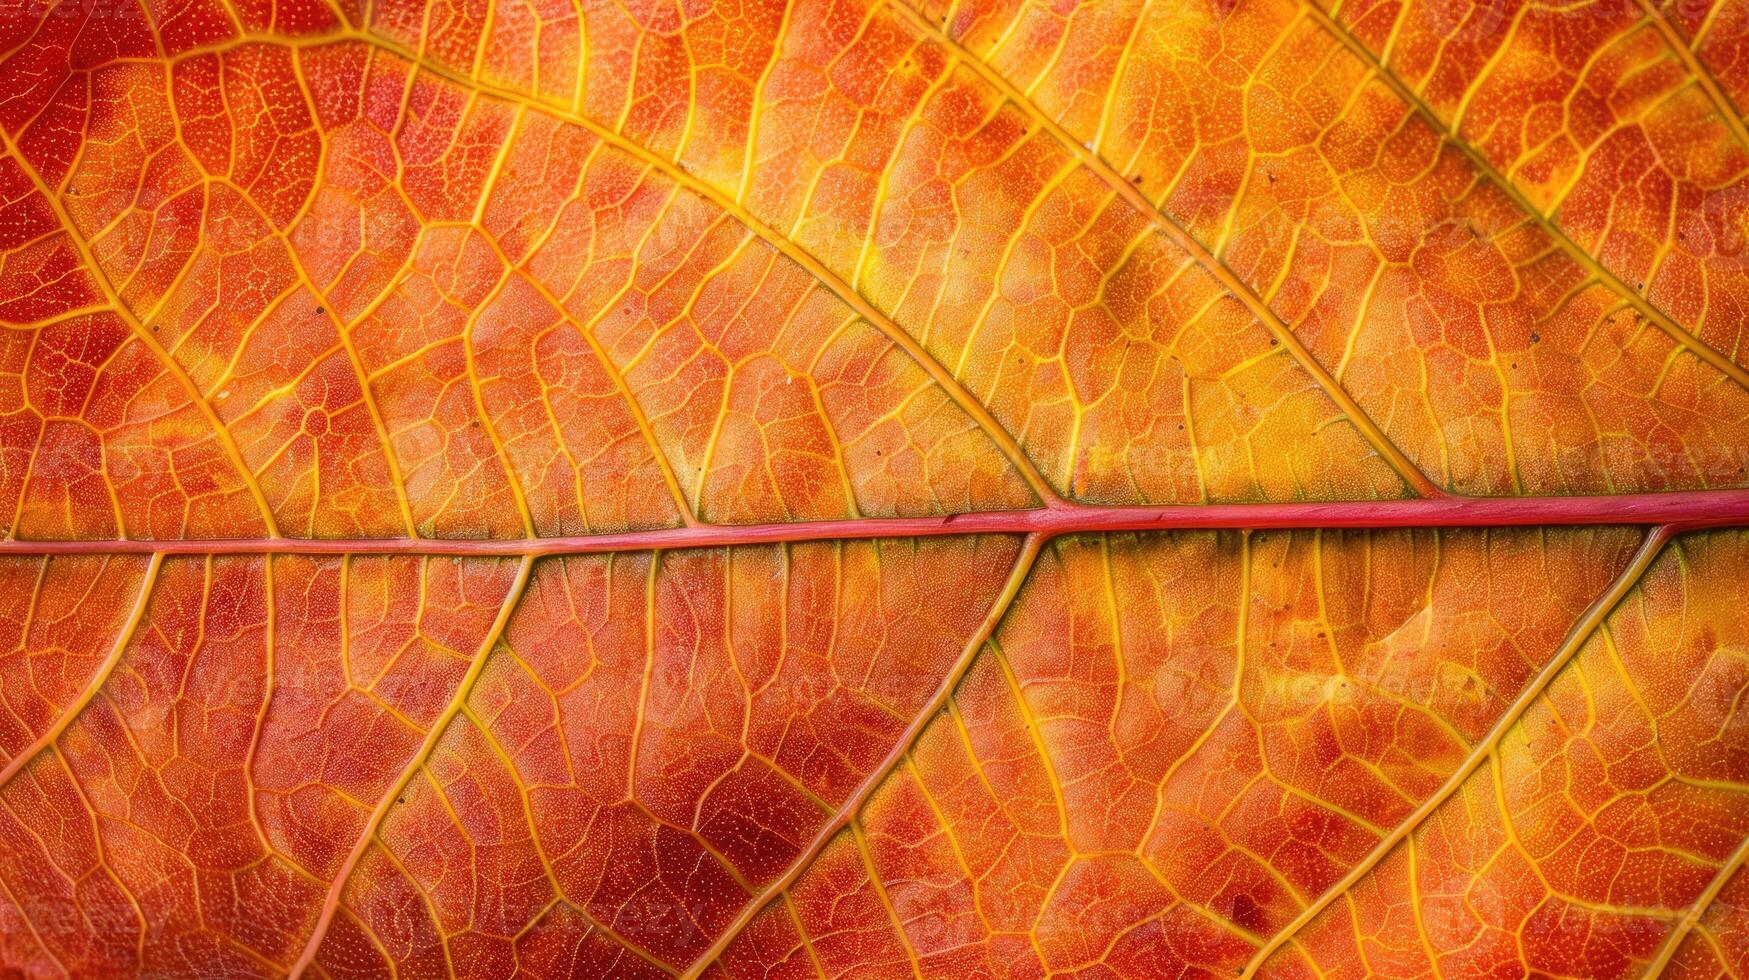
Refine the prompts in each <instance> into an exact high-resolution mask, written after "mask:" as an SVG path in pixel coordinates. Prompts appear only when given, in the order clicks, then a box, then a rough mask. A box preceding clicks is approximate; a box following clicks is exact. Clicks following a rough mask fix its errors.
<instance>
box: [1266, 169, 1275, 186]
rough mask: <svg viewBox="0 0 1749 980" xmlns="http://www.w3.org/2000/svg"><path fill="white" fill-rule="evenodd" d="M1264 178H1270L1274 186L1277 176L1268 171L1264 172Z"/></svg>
mask: <svg viewBox="0 0 1749 980" xmlns="http://www.w3.org/2000/svg"><path fill="white" fill-rule="evenodd" d="M1263 176H1265V177H1268V178H1269V182H1270V183H1271V184H1273V183H1275V175H1274V174H1272V173H1270V172H1268V171H1264V173H1263Z"/></svg>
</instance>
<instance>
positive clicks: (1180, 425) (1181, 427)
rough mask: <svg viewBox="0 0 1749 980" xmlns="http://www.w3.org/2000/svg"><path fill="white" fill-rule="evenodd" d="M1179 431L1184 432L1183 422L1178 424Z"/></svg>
mask: <svg viewBox="0 0 1749 980" xmlns="http://www.w3.org/2000/svg"><path fill="white" fill-rule="evenodd" d="M1178 431H1180V432H1183V431H1184V423H1183V422H1180V423H1178Z"/></svg>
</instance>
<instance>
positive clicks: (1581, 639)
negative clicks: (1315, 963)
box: [1240, 524, 1675, 980]
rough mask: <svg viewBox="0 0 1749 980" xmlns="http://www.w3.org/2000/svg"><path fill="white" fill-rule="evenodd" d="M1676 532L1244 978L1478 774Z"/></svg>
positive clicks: (1643, 550)
mask: <svg viewBox="0 0 1749 980" xmlns="http://www.w3.org/2000/svg"><path fill="white" fill-rule="evenodd" d="M1674 533H1675V532H1674V529H1673V528H1672V527H1671V526H1670V525H1668V524H1665V525H1661V526H1659V527H1656V528H1653V529H1652V531H1651V532H1649V533H1648V534H1647V535H1646V539H1645V541H1643V542H1642V543H1641V544H1640V548H1639V550H1638V551H1636V552H1634V557H1633V559H1632V560H1631V561H1629V562H1628V566H1627V567H1626V568H1624V569H1622V572H1621V574H1620V575H1618V576H1616V578H1615V581H1613V582H1611V583H1610V585H1609V588H1608V589H1607V590H1605V591H1604V593H1603V594H1602V595H1600V596H1598V597H1597V598H1596V599H1595V600H1593V601H1592V603H1591V605H1590V606H1589V607H1587V608H1586V610H1585V613H1584V615H1582V616H1580V617H1579V620H1578V621H1577V622H1575V623H1574V624H1573V628H1572V630H1571V631H1569V632H1568V634H1567V638H1566V639H1565V640H1564V641H1562V643H1561V645H1560V647H1559V648H1557V649H1556V650H1555V653H1554V656H1552V657H1550V658H1549V660H1548V662H1547V663H1545V664H1544V665H1543V668H1542V670H1540V671H1538V672H1537V675H1536V676H1535V677H1533V678H1531V680H1530V683H1528V684H1526V685H1525V686H1524V690H1522V691H1520V692H1519V694H1518V697H1517V698H1515V699H1514V700H1513V702H1512V704H1510V705H1508V706H1507V708H1506V711H1505V712H1504V713H1503V714H1501V716H1500V718H1499V720H1497V721H1496V722H1495V723H1494V727H1493V728H1490V729H1489V730H1488V734H1487V735H1485V736H1483V738H1482V740H1481V741H1480V742H1477V743H1476V746H1475V748H1473V749H1472V750H1470V754H1469V755H1468V756H1466V757H1465V758H1464V761H1463V763H1462V764H1461V765H1459V766H1458V768H1457V769H1456V770H1455V771H1454V772H1453V773H1452V774H1451V775H1450V776H1449V777H1448V778H1447V779H1446V781H1445V782H1444V783H1442V784H1440V787H1439V789H1437V790H1435V791H1434V793H1433V795H1432V796H1429V797H1428V798H1427V799H1426V800H1424V801H1423V802H1422V804H1421V805H1420V806H1418V807H1416V808H1415V810H1414V812H1412V813H1410V814H1409V816H1408V817H1407V818H1405V819H1404V820H1403V821H1402V822H1401V823H1399V824H1398V825H1397V826H1396V827H1395V828H1393V829H1392V830H1391V832H1390V833H1389V834H1387V835H1385V837H1384V838H1382V839H1381V840H1380V841H1379V842H1378V844H1377V845H1376V846H1374V847H1373V849H1372V850H1370V851H1368V852H1367V854H1366V856H1365V857H1363V858H1361V859H1360V861H1359V863H1357V864H1355V866H1354V867H1352V868H1350V869H1349V870H1348V873H1347V874H1345V875H1343V876H1342V879H1341V880H1340V881H1338V882H1336V884H1334V885H1332V886H1330V887H1329V888H1328V889H1326V890H1325V891H1324V893H1323V894H1322V895H1319V896H1318V897H1317V898H1316V899H1314V900H1313V901H1312V902H1311V903H1310V904H1308V905H1307V906H1306V907H1305V908H1304V909H1302V910H1301V911H1300V914H1299V915H1297V916H1295V917H1294V920H1293V921H1292V922H1289V923H1288V924H1287V925H1286V926H1285V927H1283V928H1282V929H1281V930H1280V931H1278V932H1277V933H1276V934H1275V935H1274V936H1272V937H1271V938H1270V939H1269V941H1268V942H1266V943H1264V944H1263V946H1262V947H1261V948H1259V949H1258V950H1257V954H1256V955H1255V956H1253V957H1252V958H1251V962H1250V963H1248V964H1246V966H1245V970H1244V972H1243V973H1242V974H1240V980H1249V978H1250V977H1253V976H1256V974H1257V971H1258V970H1259V969H1260V968H1261V967H1262V966H1263V964H1264V963H1265V962H1266V961H1267V960H1268V959H1269V957H1270V956H1271V955H1272V954H1274V953H1275V951H1276V950H1278V949H1280V948H1281V947H1282V946H1283V945H1284V944H1286V943H1287V942H1288V941H1289V940H1291V939H1292V938H1293V937H1294V936H1295V934H1297V933H1298V932H1299V931H1300V930H1301V929H1302V928H1304V927H1305V926H1306V925H1307V924H1308V923H1310V922H1311V921H1312V920H1313V919H1315V918H1317V917H1318V914H1319V913H1320V912H1322V911H1324V909H1325V907H1327V906H1328V905H1329V904H1330V903H1331V902H1333V901H1335V900H1336V899H1337V898H1339V897H1341V896H1342V895H1344V894H1346V893H1347V892H1348V890H1349V889H1350V888H1352V887H1353V886H1354V885H1355V884H1356V883H1358V882H1359V881H1360V880H1361V879H1362V878H1365V877H1366V876H1367V875H1368V874H1369V873H1370V872H1371V871H1372V869H1373V868H1374V867H1375V866H1376V865H1377V864H1378V863H1379V862H1380V861H1383V860H1384V859H1385V856H1386V855H1388V854H1390V852H1391V851H1392V850H1393V849H1395V848H1396V846H1397V845H1398V844H1399V843H1401V842H1403V841H1404V840H1406V839H1407V838H1408V837H1409V835H1410V834H1412V833H1413V832H1414V831H1415V828H1417V827H1419V826H1420V825H1421V823H1422V821H1424V820H1425V819H1426V818H1427V817H1428V816H1429V815H1430V814H1432V813H1433V811H1435V810H1437V809H1439V806H1440V804H1442V803H1444V802H1445V801H1446V800H1447V799H1448V798H1450V797H1451V796H1452V794H1454V793H1456V792H1457V791H1458V789H1460V788H1461V787H1462V786H1463V784H1464V782H1465V781H1466V780H1468V779H1469V777H1470V775H1471V774H1472V773H1474V772H1475V771H1476V769H1477V768H1478V767H1480V766H1481V764H1482V762H1483V761H1484V760H1486V759H1488V758H1489V757H1490V756H1492V755H1493V754H1494V751H1495V749H1496V748H1498V747H1499V745H1500V742H1501V740H1502V739H1503V738H1505V736H1506V733H1507V732H1508V731H1510V730H1511V729H1512V727H1513V726H1514V725H1516V724H1517V723H1518V719H1519V718H1520V717H1522V716H1523V715H1524V713H1525V712H1526V711H1527V710H1529V708H1530V706H1531V705H1532V704H1533V703H1535V701H1536V700H1537V698H1538V697H1540V696H1541V695H1542V693H1543V691H1544V690H1546V689H1547V688H1548V686H1549V684H1550V683H1551V682H1552V681H1553V680H1554V679H1555V677H1556V676H1557V675H1558V674H1560V673H1561V671H1562V669H1563V668H1565V667H1566V666H1567V663H1568V661H1570V660H1572V659H1573V657H1574V655H1575V654H1577V653H1578V652H1579V649H1580V648H1581V647H1583V646H1584V645H1585V642H1586V641H1587V640H1589V639H1590V638H1591V634H1592V633H1593V632H1595V631H1596V629H1597V627H1598V626H1599V625H1601V624H1602V622H1603V620H1604V618H1605V617H1606V616H1608V615H1609V614H1610V613H1611V612H1612V611H1614V609H1615V607H1616V605H1617V604H1618V603H1620V602H1621V600H1622V597H1623V596H1625V595H1627V593H1628V591H1629V590H1631V589H1632V588H1633V587H1634V585H1635V583H1637V582H1639V580H1640V577H1641V575H1642V574H1644V572H1645V571H1646V569H1647V567H1649V566H1650V565H1651V564H1652V561H1653V559H1655V558H1657V557H1658V553H1659V552H1660V551H1662V550H1663V548H1664V544H1665V542H1667V541H1669V540H1670V538H1671V536H1672V535H1673V534H1674ZM1413 845H1414V842H1413V841H1410V846H1413Z"/></svg>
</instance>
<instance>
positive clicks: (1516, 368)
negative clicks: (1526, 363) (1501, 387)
mask: <svg viewBox="0 0 1749 980" xmlns="http://www.w3.org/2000/svg"><path fill="white" fill-rule="evenodd" d="M1512 370H1514V371H1516V370H1518V362H1517V361H1513V362H1512Z"/></svg>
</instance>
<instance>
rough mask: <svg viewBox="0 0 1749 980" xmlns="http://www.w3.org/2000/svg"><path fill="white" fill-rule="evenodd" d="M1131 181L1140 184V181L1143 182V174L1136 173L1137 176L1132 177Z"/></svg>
mask: <svg viewBox="0 0 1749 980" xmlns="http://www.w3.org/2000/svg"><path fill="white" fill-rule="evenodd" d="M1130 182H1131V183H1133V184H1139V183H1141V182H1142V175H1141V174H1136V175H1135V176H1134V177H1131V178H1130Z"/></svg>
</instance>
